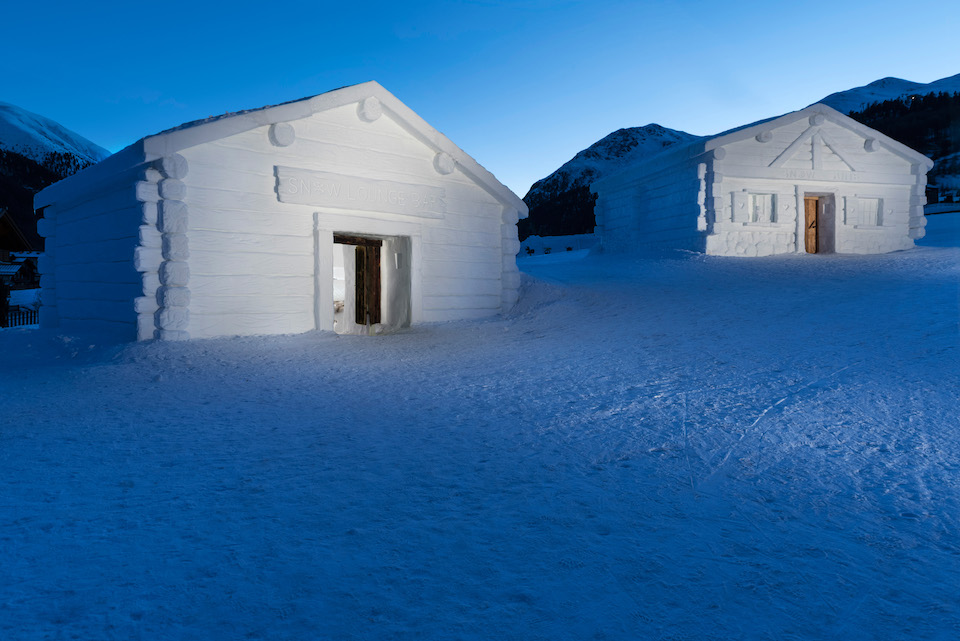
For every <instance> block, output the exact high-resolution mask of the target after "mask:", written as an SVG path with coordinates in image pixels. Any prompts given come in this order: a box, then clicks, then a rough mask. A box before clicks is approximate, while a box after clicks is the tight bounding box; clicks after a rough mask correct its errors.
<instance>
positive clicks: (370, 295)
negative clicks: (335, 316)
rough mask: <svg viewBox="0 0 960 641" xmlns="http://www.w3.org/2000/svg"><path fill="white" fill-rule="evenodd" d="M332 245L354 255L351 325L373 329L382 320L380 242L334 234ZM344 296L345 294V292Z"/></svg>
mask: <svg viewBox="0 0 960 641" xmlns="http://www.w3.org/2000/svg"><path fill="white" fill-rule="evenodd" d="M333 242H334V244H335V245H348V246H350V247H351V248H352V250H353V254H354V260H353V268H354V269H353V274H352V276H353V278H352V279H350V280H352V281H353V287H352V288H351V289H352V290H353V292H352V293H353V301H352V302H353V305H351V307H352V308H353V314H352V316H353V321H354V323H356V324H357V325H363V326H367V327H370V326H373V325H376V324H378V323H380V320H381V308H380V300H381V294H382V291H381V282H380V248H381V247H382V246H383V241H382V240H381V239H379V238H365V237H363V236H348V235H346V234H334V235H333ZM344 294H346V291H344Z"/></svg>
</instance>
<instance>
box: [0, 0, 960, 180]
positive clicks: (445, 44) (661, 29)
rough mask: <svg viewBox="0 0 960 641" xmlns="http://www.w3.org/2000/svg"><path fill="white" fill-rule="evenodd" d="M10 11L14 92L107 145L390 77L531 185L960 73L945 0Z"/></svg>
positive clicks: (499, 166) (3, 48)
mask: <svg viewBox="0 0 960 641" xmlns="http://www.w3.org/2000/svg"><path fill="white" fill-rule="evenodd" d="M2 17H3V23H4V25H3V26H4V28H3V29H2V31H3V38H2V39H0V78H2V85H0V86H2V91H0V101H6V102H10V103H13V104H15V105H19V106H20V107H23V108H25V109H28V110H30V111H33V112H36V113H39V114H42V115H44V116H48V117H50V118H53V119H54V120H56V121H58V122H60V123H61V124H63V125H65V126H66V127H68V128H70V129H73V130H74V131H76V132H77V133H80V134H81V135H83V136H86V137H87V138H89V139H90V140H92V141H93V142H95V143H97V144H99V145H101V146H104V147H106V148H107V149H109V150H111V151H117V150H119V149H121V148H123V147H125V146H126V145H128V144H130V143H131V142H133V141H135V140H137V139H138V138H141V137H143V136H145V135H149V134H152V133H156V132H158V131H161V130H163V129H166V128H168V127H171V126H175V125H178V124H180V123H183V122H187V121H190V120H194V119H197V118H203V117H206V116H210V115H214V114H221V113H225V112H228V111H237V110H241V109H249V108H253V107H260V106H264V105H269V104H276V103H280V102H285V101H288V100H293V99H296V98H301V97H304V96H310V95H314V94H318V93H323V92H324V91H328V90H330V89H335V88H337V87H341V86H344V85H351V84H355V83H358V82H364V81H367V80H376V81H378V82H380V84H382V85H383V86H384V87H386V88H387V89H388V90H389V91H391V92H392V93H394V94H395V95H396V96H397V97H398V98H399V99H400V100H402V101H403V102H404V103H406V104H407V105H408V106H409V107H411V108H412V109H413V110H414V111H416V112H417V113H419V114H420V115H421V116H422V117H423V118H424V119H425V120H426V121H427V122H429V123H430V124H431V125H433V126H434V127H436V128H437V129H439V130H440V131H442V132H443V133H444V134H446V135H447V136H449V137H450V138H451V139H452V140H453V142H455V143H456V144H457V145H459V146H460V147H461V148H463V149H464V151H466V152H467V153H468V154H470V155H471V156H473V157H474V158H475V159H477V160H478V161H479V162H480V163H481V164H482V165H484V166H485V167H486V168H487V169H489V170H490V171H492V172H493V173H494V174H495V175H496V176H497V177H498V178H499V179H500V180H501V181H502V182H504V183H505V184H506V185H507V186H509V187H511V188H512V189H513V190H514V191H516V192H517V193H518V194H519V195H520V196H523V195H524V194H525V193H526V191H527V189H528V188H529V186H530V185H531V184H532V183H533V182H534V181H536V180H538V179H540V178H542V177H544V176H546V175H547V174H549V173H550V172H552V171H553V170H554V169H556V168H557V167H559V166H560V165H561V164H563V163H564V162H566V161H567V160H569V159H570V158H571V157H572V156H573V155H574V154H575V153H576V152H577V151H579V150H580V149H583V148H584V147H587V146H589V145H590V144H591V143H593V142H595V141H596V140H598V139H600V138H601V137H603V136H605V135H606V134H608V133H610V132H611V131H613V130H615V129H618V128H620V127H632V126H638V125H645V124H648V123H651V122H656V123H659V124H661V125H664V126H666V127H672V128H674V129H682V130H684V131H688V132H690V133H694V134H711V133H716V132H719V131H723V130H725V129H728V128H731V127H735V126H738V125H741V124H745V123H748V122H752V121H754V120H758V119H761V118H766V117H770V116H775V115H779V114H781V113H785V112H788V111H793V110H795V109H799V108H802V107H805V106H806V105H808V104H810V103H812V102H814V101H816V100H819V99H820V98H823V97H824V96H826V95H828V94H830V93H833V92H834V91H838V90H843V89H849V88H851V87H855V86H860V85H864V84H867V83H868V82H872V81H873V80H876V79H879V78H882V77H885V76H896V77H900V78H906V79H909V80H914V81H918V82H930V81H933V80H937V79H939V78H943V77H946V76H951V75H954V74H956V73H960V54H958V50H957V47H956V38H957V33H958V32H960V12H958V11H957V10H956V8H953V7H951V3H949V2H943V0H939V1H937V2H930V1H928V0H914V1H912V2H902V1H898V2H888V1H886V0H878V1H873V2H860V1H854V2H843V1H842V0H833V1H832V2H824V1H821V0H810V1H807V2H804V3H770V2H739V3H738V2H717V1H716V0H714V1H709V2H708V1H700V0H690V1H685V0H677V1H673V2H599V1H594V2H581V1H577V0H559V1H556V2H546V1H544V0H520V1H518V2H493V1H489V0H461V1H448V2H432V1H431V2H406V3H405V2H396V1H394V2H379V1H377V0H370V1H368V2H363V1H362V0H355V1H353V2H338V3H333V2H322V1H321V2H274V3H269V2H249V1H246V0H238V1H234V2H231V3H229V4H227V3H220V2H218V3H207V2H204V1H202V0H195V1H194V2H183V1H181V0H167V1H165V2H129V1H125V2H112V1H105V2H97V1H96V0H91V1H90V2H87V3H78V2H49V1H45V0H39V1H35V2H30V3H25V2H19V3H17V4H15V5H12V4H10V3H9V2H8V3H5V5H4V7H3V9H2Z"/></svg>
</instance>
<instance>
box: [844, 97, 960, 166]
mask: <svg viewBox="0 0 960 641" xmlns="http://www.w3.org/2000/svg"><path fill="white" fill-rule="evenodd" d="M850 117H851V118H853V119H854V120H856V121H857V122H861V123H863V124H865V125H867V126H868V127H871V128H873V129H876V130H877V131H879V132H881V133H884V134H886V135H888V136H890V137H891V138H893V139H894V140H896V141H897V142H902V143H903V144H905V145H907V146H908V147H910V148H912V149H916V150H917V151H919V152H920V153H922V154H924V155H925V156H928V157H930V158H932V159H933V160H934V161H935V164H934V167H933V170H931V172H930V173H929V174H928V180H929V181H930V182H935V181H936V179H937V178H938V177H940V176H953V175H957V173H958V169H960V167H958V166H957V165H958V162H957V158H955V157H954V158H947V157H948V156H952V155H953V154H957V153H960V93H953V94H948V93H945V92H940V93H931V94H927V95H924V96H907V97H905V98H898V99H896V100H884V101H883V102H877V103H874V104H872V105H868V106H867V107H865V108H864V109H862V110H860V111H855V112H852V113H850ZM941 159H943V160H942V161H941Z"/></svg>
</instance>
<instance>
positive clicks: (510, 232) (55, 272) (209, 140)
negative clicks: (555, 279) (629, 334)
mask: <svg viewBox="0 0 960 641" xmlns="http://www.w3.org/2000/svg"><path fill="white" fill-rule="evenodd" d="M35 205H36V208H37V209H38V211H40V212H41V215H42V216H43V218H42V219H41V220H40V221H39V223H40V224H39V228H40V233H41V235H43V236H44V237H45V238H46V255H45V257H44V258H42V259H41V264H40V271H41V274H42V281H41V286H42V300H43V306H42V308H41V325H42V326H48V327H49V326H61V327H63V328H65V329H70V328H84V329H97V330H104V329H107V330H111V329H112V330H114V331H115V332H116V333H118V334H120V335H122V336H128V337H129V338H130V339H131V340H132V339H134V338H136V339H138V340H146V339H151V338H159V339H186V338H205V337H214V336H232V335H249V334H287V333H299V332H305V331H308V330H313V329H321V330H333V331H336V332H338V333H367V332H382V331H385V330H388V329H391V328H398V327H405V326H408V325H410V324H411V323H418V322H427V321H444V320H454V319H467V318H477V317H483V316H488V315H494V314H497V313H499V312H501V311H504V310H506V309H508V308H510V307H511V306H512V305H513V304H514V303H515V302H516V300H517V290H518V287H519V284H520V274H519V271H518V270H517V265H516V254H517V252H518V251H519V249H520V243H519V241H518V240H517V226H516V223H517V220H518V218H520V217H526V216H527V207H526V205H524V203H523V201H521V200H520V199H519V198H518V197H517V196H516V195H515V194H514V193H513V192H511V191H510V190H509V189H508V188H507V187H505V186H504V185H503V184H501V183H500V182H498V181H497V179H496V178H494V176H493V175H492V174H490V172H488V171H487V170H485V169H484V168H483V167H481V166H480V165H479V164H477V162H476V161H474V160H473V159H472V158H470V157H469V156H468V155H467V154H465V153H464V152H463V151H462V150H460V148H458V147H457V146H456V145H454V144H453V143H452V142H451V141H450V140H449V139H448V138H446V137H445V136H444V135H443V134H441V133H440V132H438V131H437V130H435V129H434V128H432V127H431V126H430V125H428V124H427V123H426V122H424V120H423V119H421V118H420V117H419V116H417V114H415V113H414V112H413V111H411V110H410V109H409V108H408V107H406V106H405V105H404V104H403V103H401V102H400V101H399V100H397V99H396V98H395V97H394V96H393V95H392V94H390V93H389V92H387V91H386V90H385V89H384V88H383V87H381V86H380V85H379V84H377V83H375V82H368V83H364V84H360V85H355V86H351V87H346V88H343V89H337V90H335V91H331V92H329V93H325V94H321V95H319V96H314V97H312V98H306V99H303V100H297V101H294V102H289V103H286V104H282V105H277V106H273V107H264V108H262V109H256V110H251V111H244V112H239V113H230V114H225V115H223V116H219V117H215V118H209V119H207V120H203V121H197V122H192V123H187V124H185V125H182V126H180V127H177V128H175V129H171V130H168V131H164V132H161V133H159V134H157V135H154V136H148V137H146V138H143V139H142V140H140V141H138V142H136V143H134V144H133V145H131V146H130V147H127V148H126V149H124V150H123V151H121V152H119V153H117V154H115V155H113V156H111V157H109V158H107V159H106V160H104V161H102V162H100V163H99V164H97V165H95V166H93V167H90V168H88V169H86V170H84V171H82V172H80V173H78V174H76V175H74V176H71V177H70V178H67V179H66V180H63V181H61V182H59V183H56V184H54V185H51V186H50V187H48V188H47V189H45V190H43V191H42V192H40V193H39V194H37V196H36V199H35Z"/></svg>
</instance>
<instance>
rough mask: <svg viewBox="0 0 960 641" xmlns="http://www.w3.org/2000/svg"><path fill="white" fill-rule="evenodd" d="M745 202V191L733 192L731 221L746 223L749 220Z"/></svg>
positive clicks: (746, 199) (746, 200)
mask: <svg viewBox="0 0 960 641" xmlns="http://www.w3.org/2000/svg"><path fill="white" fill-rule="evenodd" d="M747 202H748V198H747V193H746V192H743V191H735V192H733V217H732V220H733V222H735V223H746V222H749V221H750V211H749V210H748V208H747Z"/></svg>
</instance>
